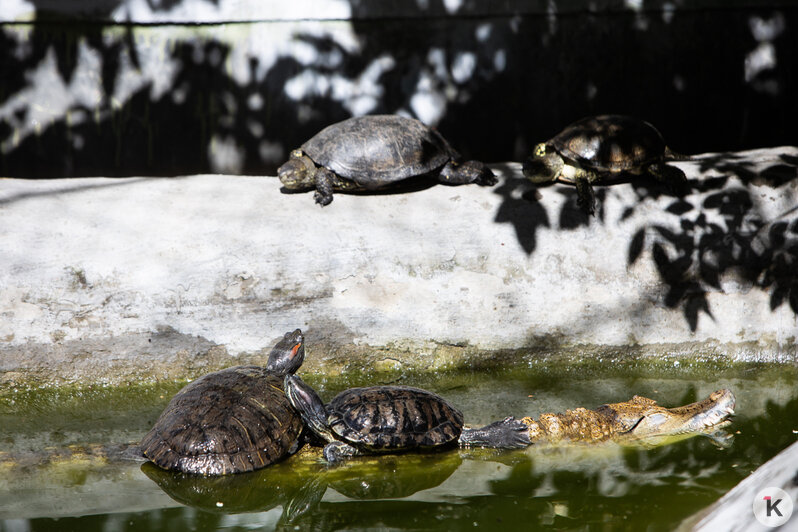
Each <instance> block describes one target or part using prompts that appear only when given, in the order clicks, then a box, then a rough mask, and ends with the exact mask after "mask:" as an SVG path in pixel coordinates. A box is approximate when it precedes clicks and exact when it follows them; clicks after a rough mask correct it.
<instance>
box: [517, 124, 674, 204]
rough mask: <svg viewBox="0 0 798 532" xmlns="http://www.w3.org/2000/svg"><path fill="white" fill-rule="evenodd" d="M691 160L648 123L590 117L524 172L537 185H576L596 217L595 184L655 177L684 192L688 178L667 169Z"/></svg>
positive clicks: (547, 146) (543, 146)
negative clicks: (625, 177) (675, 162)
mask: <svg viewBox="0 0 798 532" xmlns="http://www.w3.org/2000/svg"><path fill="white" fill-rule="evenodd" d="M687 158H688V157H686V156H683V155H679V154H676V153H675V152H672V151H671V150H670V149H669V148H668V147H667V146H666V145H665V141H664V140H663V138H662V135H661V134H660V132H659V131H658V130H657V128H655V127H654V126H653V125H651V124H650V123H648V122H646V121H644V120H640V119H639V118H635V117H631V116H624V115H601V116H589V117H586V118H583V119H581V120H578V121H576V122H574V123H573V124H571V125H569V126H568V127H566V128H565V129H563V130H562V131H561V132H560V133H558V134H557V135H555V136H554V137H552V138H551V139H549V140H548V141H546V142H541V143H540V144H538V145H537V146H535V149H534V151H533V152H532V155H531V156H530V157H529V158H528V159H527V160H526V161H525V162H524V165H523V172H524V175H525V176H526V177H527V178H528V179H529V180H531V181H532V182H534V183H546V182H550V181H560V182H563V183H569V184H573V185H576V192H577V203H578V204H579V206H580V207H582V209H584V210H585V211H586V212H587V214H593V213H594V211H595V199H594V197H593V188H592V186H591V184H592V183H598V182H603V181H611V180H613V179H617V178H619V177H621V176H622V175H624V174H632V175H642V174H650V175H652V176H654V177H655V178H656V179H657V180H659V181H663V182H665V183H668V184H670V185H671V186H672V187H674V188H676V189H678V188H680V187H681V186H682V185H683V184H684V183H685V182H686V179H687V178H686V177H685V175H684V172H682V171H681V170H680V169H678V168H676V167H674V166H668V165H665V164H664V163H665V162H666V161H673V160H683V159H687Z"/></svg>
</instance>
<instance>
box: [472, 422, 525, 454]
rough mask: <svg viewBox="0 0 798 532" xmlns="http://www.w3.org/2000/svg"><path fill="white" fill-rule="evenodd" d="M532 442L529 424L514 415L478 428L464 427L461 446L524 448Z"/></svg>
mask: <svg viewBox="0 0 798 532" xmlns="http://www.w3.org/2000/svg"><path fill="white" fill-rule="evenodd" d="M531 443H532V440H531V439H530V438H529V426H528V425H526V424H525V423H523V422H522V421H519V420H517V419H515V418H514V417H507V418H504V419H503V420H501V421H495V422H493V423H491V424H490V425H485V426H484V427H482V428H478V429H464V430H463V432H462V433H461V434H460V446H461V447H492V448H495V449H522V448H524V447H527V446H529V445H530V444H531Z"/></svg>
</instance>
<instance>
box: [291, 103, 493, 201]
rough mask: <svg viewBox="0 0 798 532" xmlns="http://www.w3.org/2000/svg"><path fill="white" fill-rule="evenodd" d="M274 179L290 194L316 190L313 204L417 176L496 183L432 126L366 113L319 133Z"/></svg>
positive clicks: (481, 165) (484, 168)
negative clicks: (342, 193) (337, 192)
mask: <svg viewBox="0 0 798 532" xmlns="http://www.w3.org/2000/svg"><path fill="white" fill-rule="evenodd" d="M277 175H278V176H279V178H280V182H281V183H282V184H283V187H284V188H285V189H286V190H289V191H303V190H311V189H314V188H315V189H316V193H315V195H314V197H315V200H316V203H318V204H320V205H322V206H324V205H329V204H330V202H331V201H332V200H333V191H334V190H342V191H363V190H379V189H382V188H386V187H390V186H392V185H394V184H395V183H396V182H398V181H402V180H405V179H409V178H412V177H415V176H430V177H434V178H437V180H438V181H440V182H442V183H446V184H452V185H460V184H467V183H476V184H479V185H484V186H491V185H494V184H496V176H495V175H494V174H493V172H492V171H491V170H490V169H489V168H488V167H487V166H485V164H484V163H481V162H479V161H466V162H461V161H460V155H459V154H458V153H457V152H456V151H455V150H454V149H453V148H452V147H451V146H449V143H448V142H446V140H445V139H444V138H443V136H441V134H440V133H438V131H436V130H435V129H434V128H430V127H427V126H426V125H424V124H423V123H421V122H420V121H418V120H416V119H414V118H407V117H404V116H398V115H366V116H359V117H355V118H349V119H347V120H344V121H342V122H337V123H335V124H332V125H330V126H327V127H326V128H324V129H322V130H321V131H320V132H319V133H317V134H316V135H315V136H314V137H312V138H311V139H310V140H308V141H307V142H305V143H304V144H302V146H301V147H300V148H299V149H296V150H293V151H292V152H291V155H290V158H289V159H288V161H286V162H285V163H284V164H283V165H282V166H280V168H278V169H277Z"/></svg>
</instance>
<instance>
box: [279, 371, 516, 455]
mask: <svg viewBox="0 0 798 532" xmlns="http://www.w3.org/2000/svg"><path fill="white" fill-rule="evenodd" d="M284 388H285V393H286V395H287V396H288V400H289V401H290V403H291V404H292V405H293V406H294V408H295V409H296V410H298V411H299V413H300V415H301V416H302V419H303V421H304V422H305V424H306V426H307V427H308V428H309V429H310V431H311V432H312V433H314V434H315V435H317V436H318V437H320V438H321V439H322V440H324V441H326V442H327V445H325V447H324V450H323V455H324V458H325V460H327V461H328V462H338V461H341V460H343V459H344V457H348V456H355V455H359V454H368V453H395V452H402V451H408V450H414V449H415V450H423V449H434V448H443V447H447V446H456V445H458V444H459V445H460V446H462V447H493V448H502V449H517V448H522V447H526V446H527V445H529V444H530V439H529V427H528V426H527V425H525V424H524V423H522V422H521V421H519V420H516V419H515V418H513V417H507V418H505V419H503V420H501V421H496V422H494V423H491V424H489V425H486V426H485V427H482V428H479V429H468V428H464V425H463V414H462V413H461V412H460V411H459V410H458V409H457V408H455V407H454V406H452V405H451V404H449V403H448V402H447V401H446V400H445V399H444V398H442V397H441V396H439V395H437V394H434V393H432V392H429V391H427V390H422V389H421V388H414V387H411V386H369V387H363V388H351V389H348V390H345V391H343V392H341V393H339V394H338V395H337V396H335V398H334V399H333V400H332V401H331V402H330V404H328V405H327V406H325V405H324V403H323V402H322V400H321V399H320V398H319V396H318V394H316V391H315V390H313V388H311V387H310V386H309V385H307V384H306V383H305V382H304V381H303V380H302V379H301V378H300V377H298V376H296V375H286V377H285V383H284Z"/></svg>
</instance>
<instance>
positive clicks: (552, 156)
mask: <svg viewBox="0 0 798 532" xmlns="http://www.w3.org/2000/svg"><path fill="white" fill-rule="evenodd" d="M564 164H565V163H564V161H563V160H562V157H561V156H560V154H559V153H557V151H556V150H554V149H552V148H551V147H550V146H547V145H546V143H545V142H541V143H540V144H538V145H537V146H535V150H534V151H533V152H532V155H531V156H529V158H527V160H526V161H524V175H525V176H526V178H527V179H529V180H530V181H532V182H533V183H548V182H549V181H554V180H555V179H557V176H559V175H560V172H561V171H562V168H563V165H564Z"/></svg>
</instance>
